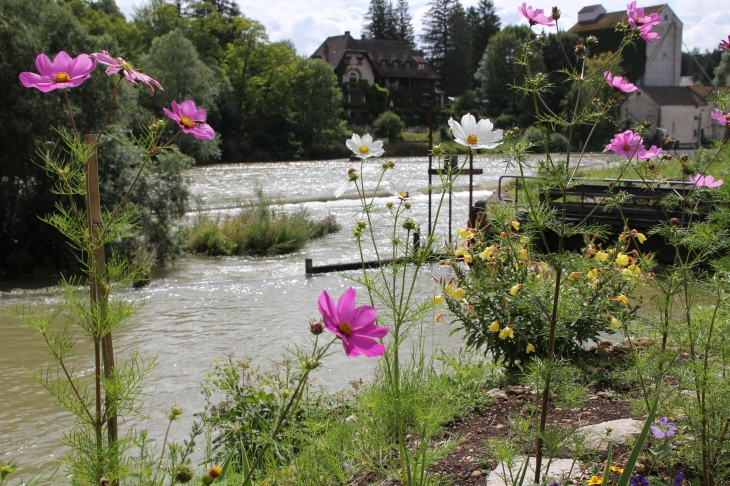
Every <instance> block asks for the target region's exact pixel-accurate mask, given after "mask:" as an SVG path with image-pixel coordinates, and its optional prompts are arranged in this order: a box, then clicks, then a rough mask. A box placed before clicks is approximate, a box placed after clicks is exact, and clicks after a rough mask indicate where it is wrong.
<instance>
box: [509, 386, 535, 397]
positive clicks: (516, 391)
mask: <svg viewBox="0 0 730 486" xmlns="http://www.w3.org/2000/svg"><path fill="white" fill-rule="evenodd" d="M504 391H505V392H506V393H507V394H508V395H517V396H519V395H524V394H525V393H527V392H528V391H530V389H529V388H527V387H526V386H519V385H513V386H506V387H504Z"/></svg>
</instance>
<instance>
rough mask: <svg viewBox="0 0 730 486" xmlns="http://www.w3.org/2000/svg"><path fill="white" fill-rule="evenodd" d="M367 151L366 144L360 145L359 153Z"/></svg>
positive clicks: (368, 150)
mask: <svg viewBox="0 0 730 486" xmlns="http://www.w3.org/2000/svg"><path fill="white" fill-rule="evenodd" d="M368 152H370V149H369V148H368V147H367V145H360V153H361V154H366V153H368Z"/></svg>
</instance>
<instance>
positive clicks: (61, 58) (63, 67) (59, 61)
mask: <svg viewBox="0 0 730 486" xmlns="http://www.w3.org/2000/svg"><path fill="white" fill-rule="evenodd" d="M70 66H71V57H69V55H68V53H66V51H61V52H59V53H58V54H56V58H55V59H54V60H53V72H54V73H58V72H64V73H67V74H68V75H71V73H70V72H69V71H70V69H69V68H70Z"/></svg>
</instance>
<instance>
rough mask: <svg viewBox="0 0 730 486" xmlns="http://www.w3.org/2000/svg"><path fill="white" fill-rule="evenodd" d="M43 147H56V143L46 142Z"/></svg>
mask: <svg viewBox="0 0 730 486" xmlns="http://www.w3.org/2000/svg"><path fill="white" fill-rule="evenodd" d="M43 145H45V146H46V147H55V146H56V142H54V141H52V140H49V141H47V142H44V143H43Z"/></svg>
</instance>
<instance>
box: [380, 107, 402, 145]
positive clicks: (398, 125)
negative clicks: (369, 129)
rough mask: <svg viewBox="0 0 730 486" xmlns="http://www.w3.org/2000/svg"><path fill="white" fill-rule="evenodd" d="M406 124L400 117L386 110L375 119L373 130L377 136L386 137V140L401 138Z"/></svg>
mask: <svg viewBox="0 0 730 486" xmlns="http://www.w3.org/2000/svg"><path fill="white" fill-rule="evenodd" d="M405 127H406V124H405V123H403V120H401V119H400V117H399V116H398V115H397V114H396V113H394V112H392V111H390V110H388V111H386V112H385V113H383V114H382V115H380V116H379V117H378V119H377V120H375V123H374V124H373V131H374V132H375V136H376V137H377V138H387V139H388V140H401V139H402V138H403V129H404V128H405Z"/></svg>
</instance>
